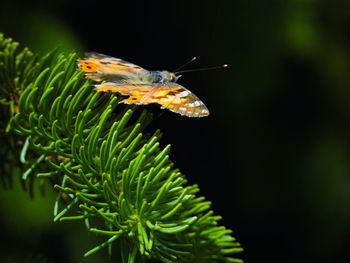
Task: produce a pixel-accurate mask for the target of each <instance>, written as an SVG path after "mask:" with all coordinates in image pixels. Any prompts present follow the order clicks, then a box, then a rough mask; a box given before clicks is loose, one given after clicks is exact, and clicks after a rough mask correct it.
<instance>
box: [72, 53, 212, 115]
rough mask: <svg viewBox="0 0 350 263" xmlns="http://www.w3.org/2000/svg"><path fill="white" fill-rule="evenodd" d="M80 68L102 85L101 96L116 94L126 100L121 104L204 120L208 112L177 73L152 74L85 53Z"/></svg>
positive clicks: (126, 63) (99, 86) (152, 72)
mask: <svg viewBox="0 0 350 263" xmlns="http://www.w3.org/2000/svg"><path fill="white" fill-rule="evenodd" d="M78 66H79V67H80V69H81V70H82V71H83V72H84V73H85V75H86V77H87V78H88V79H91V80H94V81H96V82H100V84H97V85H95V87H96V90H97V91H100V92H117V93H119V94H121V95H122V96H125V97H126V98H124V99H123V100H121V101H120V102H119V103H124V104H137V105H146V104H150V103H157V104H159V105H161V108H162V109H168V110H170V111H172V112H175V113H179V114H181V115H184V116H188V117H204V116H208V115H209V110H208V109H207V107H206V106H205V105H204V103H203V102H202V101H201V100H200V99H199V98H198V97H197V96H196V95H194V94H193V93H192V92H191V91H189V90H188V89H186V88H184V87H183V86H181V85H180V84H178V83H176V81H177V80H178V79H179V77H180V76H178V75H176V73H174V72H169V71H166V70H163V71H158V70H157V71H149V70H146V69H144V68H142V67H140V66H137V65H135V64H132V63H129V62H127V61H125V60H122V59H119V58H114V57H110V56H107V55H103V54H99V53H86V56H85V58H83V59H80V60H78Z"/></svg>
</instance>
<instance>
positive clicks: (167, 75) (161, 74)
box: [154, 70, 181, 83]
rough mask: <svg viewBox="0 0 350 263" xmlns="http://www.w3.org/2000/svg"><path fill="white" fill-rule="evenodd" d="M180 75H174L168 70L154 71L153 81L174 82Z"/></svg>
mask: <svg viewBox="0 0 350 263" xmlns="http://www.w3.org/2000/svg"><path fill="white" fill-rule="evenodd" d="M180 77H181V75H176V74H175V73H174V72H169V71H166V70H163V71H155V74H154V82H159V83H167V82H176V81H177V80H178V79H179V78H180Z"/></svg>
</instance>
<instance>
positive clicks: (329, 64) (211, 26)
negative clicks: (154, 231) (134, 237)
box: [0, 0, 350, 263]
mask: <svg viewBox="0 0 350 263" xmlns="http://www.w3.org/2000/svg"><path fill="white" fill-rule="evenodd" d="M0 32H3V33H5V34H6V36H9V37H12V38H14V39H15V40H17V41H19V42H20V43H21V44H22V45H25V46H28V47H29V48H30V49H31V50H33V51H35V52H38V53H40V54H45V53H46V52H48V51H50V50H52V49H53V48H55V47H57V46H60V47H61V49H62V50H63V51H65V52H70V51H76V52H83V51H96V52H100V53H105V54H108V55H112V56H115V57H119V58H123V59H125V60H128V61H130V62H133V63H136V64H139V65H141V66H143V67H145V68H147V69H168V70H171V69H174V68H176V67H177V66H179V65H181V64H183V63H184V62H186V61H187V60H188V59H189V58H191V57H193V56H197V57H198V58H199V59H198V61H197V62H196V63H194V64H193V65H192V67H205V66H212V65H218V64H223V63H228V64H229V65H230V67H229V68H227V69H223V70H216V71H210V72H198V73H188V74H185V75H184V76H183V77H182V78H181V79H180V81H179V82H180V83H181V84H183V85H184V86H185V87H187V88H189V89H190V90H191V91H193V92H194V93H196V94H197V95H198V96H199V97H200V98H201V99H203V101H204V102H205V103H206V105H207V106H208V108H209V109H210V111H211V115H210V116H209V117H208V118H203V119H189V118H185V117H181V116H180V115H175V114H172V113H170V112H165V113H164V114H161V115H160V116H158V117H157V119H156V120H155V122H154V123H153V124H152V126H151V127H150V129H156V128H160V129H161V130H162V131H163V132H164V139H163V144H164V145H166V144H168V143H171V144H172V154H171V158H172V160H174V161H175V163H176V165H177V166H178V167H179V168H180V169H181V171H183V172H184V173H185V174H186V175H187V176H188V178H189V181H190V183H198V184H199V185H200V187H201V190H202V192H201V193H202V194H203V195H205V196H206V197H207V198H208V199H209V200H211V201H213V209H214V210H215V211H216V213H217V214H220V215H222V216H223V220H222V223H223V224H224V225H225V226H227V227H229V228H231V229H233V230H234V235H235V237H237V239H238V240H239V241H240V242H241V243H242V246H243V247H244V249H245V252H244V253H242V255H241V256H242V258H243V259H244V260H245V261H246V262H319V263H323V262H350V255H349V252H348V251H349V248H350V125H349V123H350V122H349V121H350V1H342V0H338V1H337V0H334V1H327V0H318V1H316V0H304V1H302V0H281V1H276V0H269V1H268V0H261V1H258V0H255V1H253V0H218V1H176V2H175V1H174V2H168V1H129V2H127V1H117V0H115V1H113V2H109V1H102V0H100V1H96V0H86V1H68V0H61V1H55V2H49V1H36V2H35V1H34V2H33V1H30V2H24V1H23V2H18V1H8V2H3V3H1V8H0ZM149 108H150V110H151V111H153V112H155V113H156V115H159V113H161V111H160V110H159V109H158V107H152V106H151V107H149ZM16 185H17V186H16V187H15V190H14V191H5V190H3V189H1V190H0V209H1V211H2V212H1V217H0V226H1V229H2V233H1V242H2V245H1V247H0V262H33V261H35V260H37V261H38V262H39V261H40V262H103V261H105V260H107V256H106V253H103V252H101V253H99V254H97V255H94V256H92V257H90V258H87V259H83V258H82V255H83V253H84V252H85V251H87V250H88V249H89V248H91V247H93V245H94V244H95V242H97V241H99V240H100V239H99V238H97V237H93V236H89V235H88V233H87V232H86V231H85V229H84V226H83V225H82V224H78V223H53V222H52V209H53V202H54V199H55V194H54V193H53V192H52V191H51V190H50V188H49V187H46V190H47V191H46V196H44V197H42V196H41V195H40V193H39V192H38V193H36V195H35V199H34V200H30V199H29V198H28V194H27V193H23V191H22V190H21V189H20V187H19V186H18V185H19V184H18V182H17V184H16Z"/></svg>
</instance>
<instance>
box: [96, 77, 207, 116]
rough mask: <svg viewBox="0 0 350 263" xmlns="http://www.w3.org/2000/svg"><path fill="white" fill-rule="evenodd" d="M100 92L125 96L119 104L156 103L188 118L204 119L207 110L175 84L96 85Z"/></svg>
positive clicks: (195, 97)
mask: <svg viewBox="0 0 350 263" xmlns="http://www.w3.org/2000/svg"><path fill="white" fill-rule="evenodd" d="M96 89H97V90H98V91H101V92H117V93H120V94H121V95H122V96H127V98H125V99H124V100H121V101H120V103H125V104H137V105H146V104H151V103H157V104H159V105H161V108H162V109H168V110H170V111H172V112H175V113H179V114H181V115H184V116H188V117H204V116H208V115H209V110H208V109H207V107H206V106H205V105H204V103H203V102H202V101H201V100H200V99H199V98H198V97H197V96H196V95H194V94H193V93H192V92H191V91H189V90H187V89H186V88H184V87H182V86H181V85H179V84H177V83H157V84H151V85H150V84H117V83H113V82H111V83H103V84H100V85H96Z"/></svg>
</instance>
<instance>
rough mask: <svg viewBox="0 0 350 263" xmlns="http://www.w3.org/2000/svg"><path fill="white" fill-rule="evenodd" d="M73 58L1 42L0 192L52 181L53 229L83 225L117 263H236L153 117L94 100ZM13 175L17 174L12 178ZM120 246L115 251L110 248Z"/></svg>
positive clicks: (232, 248)
mask: <svg viewBox="0 0 350 263" xmlns="http://www.w3.org/2000/svg"><path fill="white" fill-rule="evenodd" d="M76 60H77V56H76V54H70V55H68V56H65V55H63V54H60V53H59V51H57V50H55V51H53V52H51V53H49V54H48V55H46V56H44V57H42V58H38V57H37V56H35V55H33V54H32V53H31V52H30V51H29V50H28V49H26V48H25V49H22V50H20V49H19V45H18V44H17V43H16V42H13V41H12V40H11V39H8V38H5V37H4V36H3V35H0V113H1V117H2V118H1V119H0V128H1V130H0V140H1V141H0V143H1V147H0V158H2V165H1V166H0V180H1V181H0V182H1V184H2V185H3V187H7V188H8V187H10V186H11V181H12V178H13V176H14V175H15V174H19V173H20V174H21V176H22V178H23V181H24V182H29V183H27V185H30V182H33V181H34V180H50V181H51V182H53V183H54V187H55V189H57V192H58V195H57V196H58V197H57V201H56V204H55V211H54V214H55V217H54V221H69V220H81V221H83V222H84V223H85V225H86V227H87V228H88V229H89V231H91V232H92V233H96V234H99V235H103V236H105V237H106V241H105V242H104V243H102V244H99V245H97V246H96V247H95V248H92V249H91V250H90V251H88V252H86V253H85V256H88V255H90V254H92V253H95V252H96V251H99V250H100V249H102V248H105V247H107V248H108V249H109V250H108V251H109V252H110V253H111V248H112V246H113V244H114V245H115V246H116V247H117V249H114V250H115V251H117V253H119V254H120V255H121V257H122V260H123V262H141V261H145V260H147V259H149V258H153V259H157V260H159V261H161V262H242V261H241V260H240V259H237V258H236V257H234V256H235V254H236V253H238V252H241V251H242V248H241V247H240V244H239V243H238V242H236V240H235V238H234V237H233V236H232V235H231V233H232V231H231V230H229V229H226V228H225V227H223V226H220V225H219V223H218V221H219V220H220V216H217V215H214V214H213V212H212V211H211V210H210V206H211V203H210V202H209V201H207V200H205V198H204V197H201V196H198V192H199V188H198V186H197V185H188V184H187V181H186V179H185V177H184V175H183V174H181V172H180V171H179V170H178V169H177V168H176V167H175V166H174V164H173V163H172V162H171V161H170V160H169V155H168V154H169V150H170V146H166V147H165V148H161V147H160V145H159V139H160V137H161V133H160V132H159V131H156V132H154V133H153V134H148V133H147V132H145V128H146V126H147V125H148V124H149V123H150V122H151V120H152V115H151V114H150V113H148V112H146V111H143V112H140V110H137V109H136V107H135V106H124V105H123V106H121V105H118V100H119V99H120V98H119V97H118V96H117V95H116V94H103V93H99V92H96V91H94V89H93V86H92V84H91V83H90V82H89V81H87V80H86V79H85V77H84V74H83V73H82V72H80V71H79V70H78V69H77V67H76ZM14 167H15V168H14ZM116 240H118V242H114V241H116Z"/></svg>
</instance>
